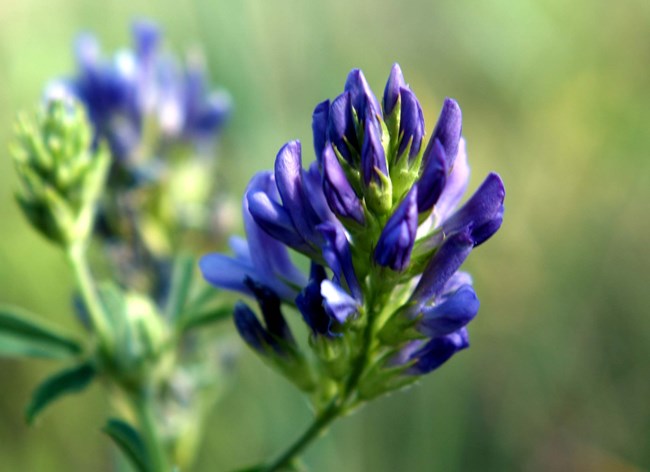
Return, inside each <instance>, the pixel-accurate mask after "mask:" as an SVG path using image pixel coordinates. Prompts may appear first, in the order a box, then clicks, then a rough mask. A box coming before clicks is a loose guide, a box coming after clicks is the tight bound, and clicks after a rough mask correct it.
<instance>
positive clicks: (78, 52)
mask: <svg viewBox="0 0 650 472" xmlns="http://www.w3.org/2000/svg"><path fill="white" fill-rule="evenodd" d="M74 49H75V58H76V60H77V67H79V70H80V71H81V73H82V74H85V73H88V72H90V71H93V70H95V69H96V67H97V66H98V65H99V59H100V48H99V42H98V41H97V38H96V37H95V36H93V35H92V34H89V33H82V34H80V35H79V36H78V37H77V39H76V41H75V44H74Z"/></svg>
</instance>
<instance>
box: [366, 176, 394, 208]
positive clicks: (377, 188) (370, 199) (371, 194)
mask: <svg viewBox="0 0 650 472" xmlns="http://www.w3.org/2000/svg"><path fill="white" fill-rule="evenodd" d="M374 172H375V175H376V176H377V178H378V179H379V183H377V182H376V181H375V180H373V179H371V180H370V185H368V186H367V187H366V188H365V189H364V195H365V197H366V204H367V205H368V209H369V210H370V211H372V212H373V213H374V214H375V215H378V216H385V215H387V214H388V212H389V211H390V209H391V208H392V206H393V184H392V182H391V180H390V177H388V176H387V175H384V173H383V172H382V171H380V170H379V169H377V168H375V169H374Z"/></svg>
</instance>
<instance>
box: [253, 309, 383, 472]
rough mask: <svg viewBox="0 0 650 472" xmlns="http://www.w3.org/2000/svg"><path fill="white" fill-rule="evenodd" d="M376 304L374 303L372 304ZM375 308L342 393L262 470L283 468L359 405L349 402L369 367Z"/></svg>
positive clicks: (370, 315) (370, 314)
mask: <svg viewBox="0 0 650 472" xmlns="http://www.w3.org/2000/svg"><path fill="white" fill-rule="evenodd" d="M372 305H374V303H373V304H372ZM374 314H375V311H374V309H373V310H371V311H370V312H369V313H368V315H369V316H368V323H367V324H366V326H365V328H364V331H363V341H362V345H361V349H360V351H359V355H358V357H357V359H356V361H355V362H354V365H353V368H352V373H351V374H350V377H348V381H347V382H346V383H345V386H344V388H343V392H342V395H341V396H340V397H336V398H334V399H333V400H332V402H331V403H330V404H329V405H328V406H327V407H326V408H325V410H323V411H322V413H320V414H319V415H318V416H317V417H316V418H315V419H314V421H313V423H312V424H311V426H309V428H308V429H307V430H306V431H305V432H304V433H303V434H302V436H300V437H299V438H298V439H297V440H296V441H295V442H294V443H293V444H292V445H291V446H289V448H288V449H287V450H286V451H285V452H284V453H282V455H281V456H279V457H278V458H277V459H276V460H275V461H273V462H272V463H271V464H270V465H268V466H267V467H265V468H262V469H261V470H262V471H264V472H273V471H276V470H281V469H282V467H285V466H287V465H289V464H290V463H291V462H292V461H293V460H294V459H295V458H296V457H298V456H299V455H300V454H301V453H302V451H303V450H304V449H305V448H307V446H309V444H310V443H311V442H312V441H313V440H314V439H316V438H318V436H320V434H321V433H322V432H324V431H325V429H326V428H327V426H329V424H330V423H331V422H332V421H334V420H335V419H336V418H338V417H339V416H340V415H341V414H344V413H345V412H346V411H349V410H348V408H349V407H350V406H353V405H357V404H358V403H357V402H356V401H353V402H352V405H349V404H348V400H349V399H350V397H351V396H352V394H353V393H354V390H355V388H356V387H357V384H358V383H359V380H360V379H361V376H362V375H363V372H364V370H365V369H366V367H367V365H366V364H367V363H368V352H369V351H370V347H371V345H372V340H373V333H374V330H375V320H376V318H377V317H376V316H374Z"/></svg>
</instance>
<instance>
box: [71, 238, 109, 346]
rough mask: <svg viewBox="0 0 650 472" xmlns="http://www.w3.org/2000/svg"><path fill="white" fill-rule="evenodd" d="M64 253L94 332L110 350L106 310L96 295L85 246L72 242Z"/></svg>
mask: <svg viewBox="0 0 650 472" xmlns="http://www.w3.org/2000/svg"><path fill="white" fill-rule="evenodd" d="M66 255H67V257H68V261H69V263H70V266H71V267H72V270H73V272H74V276H75V279H76V281H77V285H78V286H79V290H80V291H81V296H82V298H83V301H84V304H85V305H86V308H87V309H88V313H89V314H90V319H91V322H92V325H93V328H94V330H95V333H97V336H98V338H99V339H100V342H101V344H102V346H105V347H106V348H108V349H109V350H110V349H111V348H112V346H113V337H112V335H111V329H110V326H109V322H108V318H107V315H106V311H105V310H104V307H103V305H102V303H101V301H100V299H99V296H98V295H97V290H96V289H95V285H94V282H93V277H92V275H91V273H90V268H89V267H88V260H87V259H86V251H85V247H84V246H83V245H82V244H74V245H72V246H70V247H68V248H67V250H66Z"/></svg>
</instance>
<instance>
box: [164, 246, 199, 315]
mask: <svg viewBox="0 0 650 472" xmlns="http://www.w3.org/2000/svg"><path fill="white" fill-rule="evenodd" d="M195 266H196V260H195V259H194V257H191V256H179V257H177V258H176V260H175V261H174V269H173V272H172V283H171V292H170V294H169V302H168V303H167V315H168V316H169V319H172V320H173V319H177V318H178V317H179V316H180V315H181V313H182V312H183V308H184V307H185V304H186V302H187V296H188V294H189V292H190V285H191V284H192V276H193V275H194V267H195Z"/></svg>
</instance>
